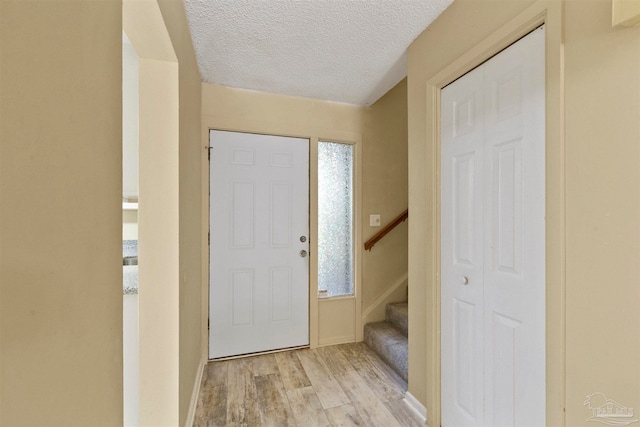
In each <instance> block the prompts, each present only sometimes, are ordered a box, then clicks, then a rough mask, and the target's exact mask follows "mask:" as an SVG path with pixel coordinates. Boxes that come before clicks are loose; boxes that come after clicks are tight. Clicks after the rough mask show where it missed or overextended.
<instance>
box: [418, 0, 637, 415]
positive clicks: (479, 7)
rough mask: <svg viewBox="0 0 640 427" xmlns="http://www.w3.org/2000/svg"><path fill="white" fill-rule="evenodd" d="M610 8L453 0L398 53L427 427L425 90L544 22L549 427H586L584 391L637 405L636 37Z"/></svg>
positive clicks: (430, 110) (430, 308)
mask: <svg viewBox="0 0 640 427" xmlns="http://www.w3.org/2000/svg"><path fill="white" fill-rule="evenodd" d="M611 4H612V3H611V1H608V0H589V1H578V0H564V1H549V2H547V1H495V0H486V1H472V0H457V1H455V2H454V3H453V4H452V5H451V6H450V7H449V8H448V9H447V10H446V11H445V12H444V13H443V14H442V15H441V16H440V17H439V18H438V19H437V20H436V21H434V23H433V24H432V25H431V26H430V27H429V28H428V29H427V30H426V31H425V32H424V33H423V34H422V35H421V36H420V37H418V39H416V41H415V42H414V43H413V44H412V45H411V47H410V49H409V76H408V81H409V179H410V183H411V185H410V191H409V206H410V209H411V215H412V216H411V222H410V224H409V236H410V237H409V296H410V310H409V316H410V319H409V320H410V328H409V331H410V332H409V334H410V341H411V343H412V345H411V347H410V355H409V391H410V392H411V393H412V394H413V395H414V396H416V397H417V398H418V399H419V400H420V401H421V402H422V403H423V404H425V405H426V407H427V410H428V414H429V422H430V424H431V423H433V424H435V425H438V423H439V409H440V408H439V400H438V398H439V397H438V387H439V371H438V366H439V365H438V359H439V353H438V347H437V343H438V339H439V335H438V329H437V327H438V319H437V313H438V303H439V300H438V286H439V283H438V278H437V271H438V269H437V260H438V249H437V245H436V244H434V242H437V240H436V239H437V237H438V228H437V222H436V218H437V209H438V206H439V205H438V199H437V196H438V187H437V185H438V182H437V170H436V169H435V168H436V166H435V165H436V164H437V161H438V148H437V139H436V138H437V133H436V128H434V126H435V125H434V124H433V122H432V118H433V117H434V116H433V114H434V111H436V110H435V101H436V100H437V98H434V96H435V95H433V93H432V92H431V90H433V87H432V86H428V85H429V82H432V83H433V82H434V81H435V80H437V79H438V78H441V77H438V76H442V75H445V74H446V73H447V72H450V71H447V70H451V69H452V67H453V66H454V65H456V66H462V64H457V63H455V61H457V60H458V59H459V58H460V57H462V56H463V55H465V54H466V53H467V52H471V55H473V54H479V51H478V50H473V49H474V47H475V46H477V45H479V44H481V43H485V44H486V43H489V42H490V41H491V40H493V42H496V41H497V40H498V39H499V37H498V36H495V37H494V35H495V34H496V33H495V32H496V31H498V32H499V33H500V34H501V36H500V37H502V36H505V35H506V34H508V33H509V32H510V31H511V32H512V34H513V33H515V32H517V30H518V29H517V28H516V27H517V25H516V22H520V24H522V23H523V22H525V21H527V20H528V22H533V21H535V19H533V18H535V17H536V16H543V15H541V13H542V14H545V13H546V14H547V17H548V19H549V21H548V25H547V29H546V34H547V56H546V61H547V65H546V66H547V202H546V204H547V216H546V221H547V237H546V238H547V248H546V253H547V259H546V263H547V283H546V285H547V307H546V310H547V406H546V413H547V424H548V425H567V426H574V425H583V424H584V423H585V421H586V419H587V418H588V417H589V416H591V414H592V413H591V411H590V410H589V408H587V407H586V406H585V405H584V404H583V403H584V401H585V399H586V397H587V395H589V394H592V393H595V392H601V393H604V394H605V395H606V396H607V397H608V398H610V399H613V400H615V401H617V402H620V403H621V404H622V405H623V406H626V407H632V408H637V407H638V406H640V365H638V360H639V359H640V312H639V311H638V310H637V307H638V306H639V305H640V292H638V283H639V282H640V270H639V269H638V258H639V256H640V170H639V169H638V167H637V164H638V159H639V158H640V146H639V145H638V141H639V140H640V126H639V125H638V123H640V79H638V75H640V51H639V50H638V46H640V27H635V28H612V25H611ZM520 14H523V15H520ZM520 24H518V25H520ZM462 28H463V29H464V36H461V34H460V29H462ZM485 41H486V42H485ZM467 59H468V58H467ZM480 59H481V58H479V57H478V58H476V59H475V61H477V60H480ZM471 63H474V61H473V60H470V63H468V64H467V65H470V64H471ZM475 63H477V62H475ZM452 64H453V65H452ZM441 83H442V84H446V82H441ZM433 84H435V83H433Z"/></svg>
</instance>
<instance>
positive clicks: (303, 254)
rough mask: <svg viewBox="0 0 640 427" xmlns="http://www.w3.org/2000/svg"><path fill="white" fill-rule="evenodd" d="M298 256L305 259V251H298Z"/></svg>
mask: <svg viewBox="0 0 640 427" xmlns="http://www.w3.org/2000/svg"><path fill="white" fill-rule="evenodd" d="M300 256H301V257H302V258H304V257H306V256H307V251H305V250H304V249H303V250H301V251H300Z"/></svg>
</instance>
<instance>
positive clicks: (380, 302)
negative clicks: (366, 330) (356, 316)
mask: <svg viewBox="0 0 640 427" xmlns="http://www.w3.org/2000/svg"><path fill="white" fill-rule="evenodd" d="M408 280H409V275H408V273H405V274H403V275H402V276H401V277H400V278H399V279H398V280H396V281H395V282H394V283H393V285H391V286H389V288H388V289H387V290H386V291H385V292H384V293H383V294H382V295H380V296H379V297H378V298H376V299H375V301H373V302H372V303H371V304H370V305H369V307H367V308H366V309H365V310H364V311H363V312H362V324H363V325H364V324H365V323H369V322H370V319H368V317H369V316H371V314H373V312H374V310H376V309H378V308H379V307H385V306H386V305H387V304H388V303H389V302H396V301H388V299H389V297H390V296H392V295H393V293H394V292H395V291H396V290H398V288H400V287H401V286H403V285H406V284H407V281H408ZM383 310H384V309H383ZM382 320H384V319H382Z"/></svg>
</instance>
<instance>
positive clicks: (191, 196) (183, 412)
mask: <svg viewBox="0 0 640 427" xmlns="http://www.w3.org/2000/svg"><path fill="white" fill-rule="evenodd" d="M158 4H159V6H160V10H161V12H162V16H163V17H164V22H165V25H166V27H167V31H168V32H169V36H170V37H171V42H172V44H173V49H174V51H175V54H176V56H177V58H178V76H179V82H178V83H179V115H180V116H179V120H180V121H179V138H180V146H179V153H178V154H179V158H180V161H179V168H180V172H179V179H180V185H179V208H180V218H179V226H180V235H179V244H180V277H179V280H180V292H179V310H180V317H179V319H180V330H179V331H180V349H179V358H180V366H179V369H180V379H179V410H180V417H179V419H180V425H183V424H184V422H185V420H186V417H187V414H188V411H189V403H190V401H191V397H192V392H193V391H194V381H195V380H196V376H197V371H198V366H199V364H200V362H201V351H200V349H201V342H200V336H201V331H200V327H201V313H200V306H201V301H200V298H201V283H202V276H201V274H202V247H203V244H206V239H203V234H202V233H201V223H202V218H201V213H202V205H201V202H202V200H201V192H202V186H201V180H200V177H201V171H200V161H201V156H202V153H203V152H204V147H203V146H202V145H201V143H200V142H201V140H200V121H201V116H200V108H201V101H200V97H201V83H200V72H199V71H198V64H197V62H196V56H195V52H194V50H193V46H192V44H191V34H190V32H189V27H188V24H187V18H186V14H185V10H184V3H183V2H181V1H175V0H158Z"/></svg>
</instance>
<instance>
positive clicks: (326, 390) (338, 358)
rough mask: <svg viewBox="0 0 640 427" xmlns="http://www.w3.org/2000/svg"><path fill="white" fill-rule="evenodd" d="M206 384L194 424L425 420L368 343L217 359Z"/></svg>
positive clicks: (374, 424) (389, 426)
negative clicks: (413, 409) (407, 400)
mask: <svg viewBox="0 0 640 427" xmlns="http://www.w3.org/2000/svg"><path fill="white" fill-rule="evenodd" d="M200 387H201V388H200V398H199V400H198V407H197V409H196V416H195V421H194V426H195V427H214V426H247V427H252V426H278V427H279V426H299V427H312V426H370V427H394V426H397V427H399V426H403V427H404V426H409V427H414V426H415V427H418V426H424V424H423V423H422V422H421V421H420V419H419V417H418V416H417V415H415V414H414V413H413V411H411V409H409V408H408V407H407V406H406V405H405V403H404V402H403V401H402V398H403V397H404V393H405V392H406V390H407V384H406V383H405V382H404V380H402V378H400V377H399V376H398V375H396V373H395V372H393V371H392V370H391V369H390V368H389V367H388V366H387V365H385V364H384V362H382V361H381V360H380V359H379V358H378V357H377V356H376V355H375V354H374V353H373V352H372V351H371V350H370V349H369V348H368V347H367V346H366V345H365V344H363V343H356V344H342V345H337V346H331V347H321V348H318V349H314V350H311V349H303V350H293V351H287V352H282V353H274V354H266V355H260V356H253V357H246V358H242V359H234V360H226V361H221V362H211V363H209V364H207V366H206V367H205V370H204V373H203V376H202V384H201V386H200Z"/></svg>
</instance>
